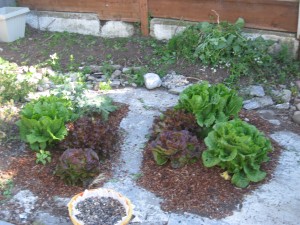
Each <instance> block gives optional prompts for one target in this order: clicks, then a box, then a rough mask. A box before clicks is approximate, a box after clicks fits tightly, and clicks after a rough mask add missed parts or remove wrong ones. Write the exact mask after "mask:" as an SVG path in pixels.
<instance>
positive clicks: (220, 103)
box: [175, 82, 243, 128]
mask: <svg viewBox="0 0 300 225" xmlns="http://www.w3.org/2000/svg"><path fill="white" fill-rule="evenodd" d="M242 104H243V100H242V98H241V97H239V96H238V94H237V92H236V91H235V90H232V89H229V88H227V87H226V86H225V85H223V84H216V85H210V84H209V83H208V82H202V83H201V84H194V85H192V86H190V87H188V88H186V89H185V90H184V91H183V92H182V93H181V94H180V96H179V101H178V104H177V105H176V106H175V108H176V109H183V110H185V111H186V112H190V113H193V114H194V115H195V117H196V120H197V123H198V125H199V126H200V127H206V128H210V127H212V126H213V125H214V124H215V123H218V122H225V121H228V120H229V119H230V117H237V116H238V113H239V111H240V110H241V108H242Z"/></svg>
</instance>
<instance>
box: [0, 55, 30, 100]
mask: <svg viewBox="0 0 300 225" xmlns="http://www.w3.org/2000/svg"><path fill="white" fill-rule="evenodd" d="M17 73H18V71H17V65H15V64H12V63H9V62H7V61H5V60H4V59H2V58H1V57H0V103H2V102H7V101H10V100H13V101H14V102H23V101H25V97H26V96H27V95H28V93H29V92H31V91H33V90H34V88H35V85H34V84H32V83H30V82H29V81H28V79H29V75H28V76H27V75H26V74H19V75H17Z"/></svg>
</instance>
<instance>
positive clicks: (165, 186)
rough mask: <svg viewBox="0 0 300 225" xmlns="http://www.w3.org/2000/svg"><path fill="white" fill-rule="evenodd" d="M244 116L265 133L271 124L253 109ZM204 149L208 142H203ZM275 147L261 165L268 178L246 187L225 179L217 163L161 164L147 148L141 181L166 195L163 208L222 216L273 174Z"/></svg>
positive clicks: (147, 187)
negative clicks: (176, 165)
mask: <svg viewBox="0 0 300 225" xmlns="http://www.w3.org/2000/svg"><path fill="white" fill-rule="evenodd" d="M240 117H241V118H244V119H245V118H247V120H249V123H251V124H253V125H255V126H257V128H258V129H259V130H261V131H263V132H264V133H265V134H266V135H268V134H269V132H270V130H271V127H270V125H269V124H268V122H266V121H265V120H263V119H261V118H260V117H259V116H258V115H256V114H255V113H254V112H246V111H242V112H241V114H240ZM202 146H203V150H205V144H204V143H202ZM273 147H274V151H273V152H272V153H271V154H270V155H269V156H270V161H269V162H267V163H264V164H263V165H262V170H264V171H266V172H267V173H268V175H267V178H266V179H265V180H263V181H262V182H259V183H251V185H249V186H248V187H247V188H245V189H241V188H237V187H235V186H234V185H232V184H231V182H230V181H226V180H225V179H223V178H222V177H221V176H220V174H221V173H222V172H224V171H223V170H222V169H220V168H218V167H213V168H206V167H204V166H203V164H202V162H201V160H200V161H198V162H196V163H194V164H189V165H186V166H184V167H183V168H178V169H173V168H171V166H170V164H167V165H165V166H158V165H157V164H156V163H155V161H154V160H153V156H152V152H151V151H150V150H149V149H148V148H146V149H145V151H144V160H143V165H142V174H143V176H142V177H141V178H140V179H139V180H138V183H139V184H140V185H141V186H142V187H144V188H146V189H148V190H150V191H151V192H153V193H155V194H156V195H158V196H159V197H161V198H163V199H164V201H163V203H162V208H163V209H164V210H166V211H172V212H178V213H183V212H189V213H195V214H198V215H200V216H204V217H209V218H215V219H220V218H224V217H226V216H228V215H231V214H232V212H233V210H236V209H239V208H241V207H242V202H243V199H244V198H245V196H246V195H247V194H249V193H251V192H252V191H253V190H255V189H257V188H258V187H259V186H261V185H262V184H263V183H266V182H268V181H269V180H270V179H271V178H272V172H273V171H274V169H275V167H276V165H277V162H278V157H279V155H280V148H279V146H278V145H276V144H275V143H273Z"/></svg>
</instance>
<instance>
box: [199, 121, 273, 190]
mask: <svg viewBox="0 0 300 225" xmlns="http://www.w3.org/2000/svg"><path fill="white" fill-rule="evenodd" d="M205 144H206V146H207V148H208V149H207V150H206V151H204V152H203V154H202V160H203V164H204V166H206V167H213V166H220V167H221V168H222V169H225V170H226V171H227V172H228V173H229V174H233V176H232V179H231V182H232V183H233V184H234V185H236V186H237V187H241V188H245V187H247V186H248V185H249V183H250V182H259V181H261V180H263V179H264V178H265V177H266V173H265V172H263V171H261V170H260V166H261V164H262V163H263V162H266V161H268V156H267V154H268V153H269V152H270V151H272V146H271V142H270V140H268V139H267V138H266V137H265V136H264V135H263V134H262V133H261V132H259V131H258V130H257V128H256V127H255V126H253V125H250V124H248V123H246V122H244V121H241V120H239V119H235V120H232V121H229V122H223V123H217V124H216V125H215V126H214V127H213V131H211V132H210V133H209V134H208V136H207V137H206V138H205Z"/></svg>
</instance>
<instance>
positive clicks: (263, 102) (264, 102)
mask: <svg viewBox="0 0 300 225" xmlns="http://www.w3.org/2000/svg"><path fill="white" fill-rule="evenodd" d="M243 104H244V109H247V110H251V109H259V108H263V107H266V106H270V105H273V104H274V102H273V100H272V98H271V97H270V96H264V97H256V98H253V99H250V100H246V101H244V102H243Z"/></svg>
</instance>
